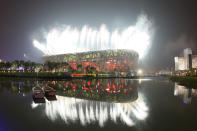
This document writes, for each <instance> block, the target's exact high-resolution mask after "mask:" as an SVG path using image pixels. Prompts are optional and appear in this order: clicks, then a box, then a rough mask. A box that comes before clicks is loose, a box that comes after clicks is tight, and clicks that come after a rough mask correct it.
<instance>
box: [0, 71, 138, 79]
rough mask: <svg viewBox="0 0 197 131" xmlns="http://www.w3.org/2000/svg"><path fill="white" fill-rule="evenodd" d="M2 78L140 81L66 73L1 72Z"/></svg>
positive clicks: (135, 77)
mask: <svg viewBox="0 0 197 131" xmlns="http://www.w3.org/2000/svg"><path fill="white" fill-rule="evenodd" d="M0 78H5V79H7V78H11V79H36V80H63V79H115V78H122V79H138V78H141V77H139V76H134V77H131V76H112V74H105V75H103V74H97V75H96V74H84V75H80V76H75V75H72V74H69V73H64V72H54V73H53V72H38V73H37V72H9V73H8V72H0Z"/></svg>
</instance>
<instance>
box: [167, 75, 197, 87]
mask: <svg viewBox="0 0 197 131" xmlns="http://www.w3.org/2000/svg"><path fill="white" fill-rule="evenodd" d="M170 80H171V81H173V82H177V83H178V84H180V85H183V86H186V87H188V88H197V77H196V76H171V77H170Z"/></svg>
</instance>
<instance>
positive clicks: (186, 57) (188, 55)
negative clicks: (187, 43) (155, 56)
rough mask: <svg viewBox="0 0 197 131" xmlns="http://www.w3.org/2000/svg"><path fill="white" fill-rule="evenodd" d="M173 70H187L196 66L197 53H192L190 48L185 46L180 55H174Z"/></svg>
mask: <svg viewBox="0 0 197 131" xmlns="http://www.w3.org/2000/svg"><path fill="white" fill-rule="evenodd" d="M174 62H175V71H182V70H189V69H191V68H197V55H192V50H191V49H190V48H186V49H184V50H183V52H182V53H181V55H180V57H174Z"/></svg>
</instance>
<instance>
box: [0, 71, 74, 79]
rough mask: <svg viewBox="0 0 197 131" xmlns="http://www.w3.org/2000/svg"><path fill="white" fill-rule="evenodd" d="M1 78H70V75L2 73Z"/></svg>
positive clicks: (62, 73) (61, 73)
mask: <svg viewBox="0 0 197 131" xmlns="http://www.w3.org/2000/svg"><path fill="white" fill-rule="evenodd" d="M0 77H4V78H40V79H45V78H49V79H50V78H51V79H53V78H57V79H58V78H59V79H65V78H70V77H71V76H70V74H68V73H64V72H55V73H53V72H0Z"/></svg>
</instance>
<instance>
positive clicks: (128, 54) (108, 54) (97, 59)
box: [42, 49, 139, 73]
mask: <svg viewBox="0 0 197 131" xmlns="http://www.w3.org/2000/svg"><path fill="white" fill-rule="evenodd" d="M138 58H139V55H138V53H137V52H135V51H133V50H126V49H120V50H102V51H88V52H81V53H70V54H62V55H51V56H43V58H42V61H43V63H46V62H47V61H50V62H57V63H63V62H66V63H68V65H67V66H70V67H72V68H73V69H74V70H78V69H77V68H78V65H81V68H82V69H81V71H80V73H87V68H88V69H89V70H90V68H91V67H94V68H95V69H96V71H98V72H105V73H108V72H122V73H123V72H127V73H128V72H131V73H134V72H135V71H136V67H137V63H138Z"/></svg>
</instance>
